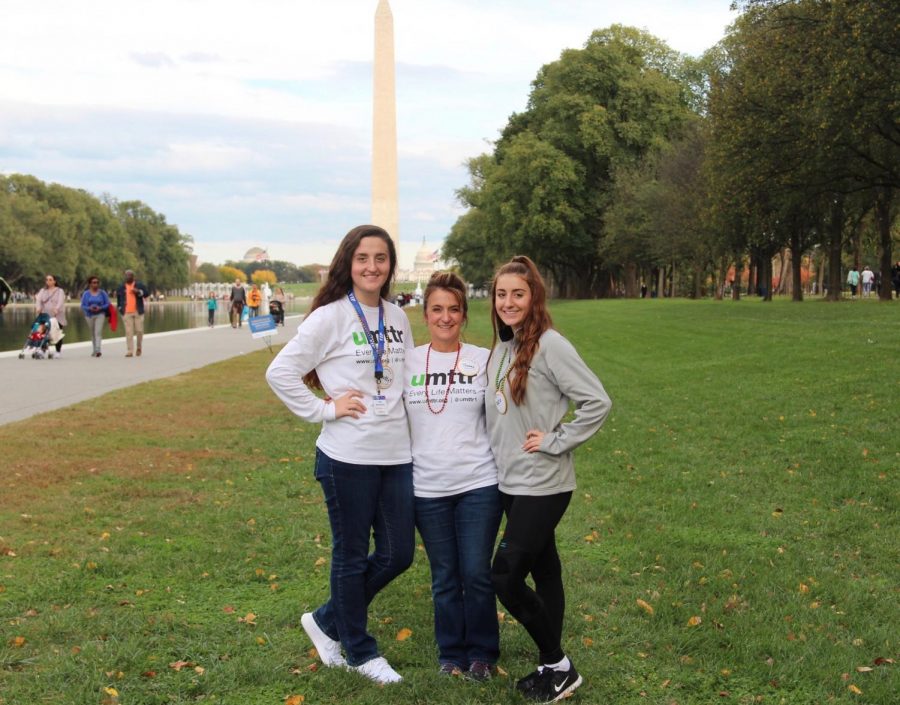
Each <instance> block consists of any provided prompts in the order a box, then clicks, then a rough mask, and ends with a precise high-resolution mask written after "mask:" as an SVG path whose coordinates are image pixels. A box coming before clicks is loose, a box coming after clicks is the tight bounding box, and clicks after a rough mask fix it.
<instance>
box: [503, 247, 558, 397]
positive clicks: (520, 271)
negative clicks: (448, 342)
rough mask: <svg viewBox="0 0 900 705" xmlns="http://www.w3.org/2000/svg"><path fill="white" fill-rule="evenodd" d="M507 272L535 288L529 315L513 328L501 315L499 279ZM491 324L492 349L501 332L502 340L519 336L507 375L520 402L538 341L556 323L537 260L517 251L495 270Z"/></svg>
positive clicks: (530, 287) (526, 384) (514, 394)
mask: <svg viewBox="0 0 900 705" xmlns="http://www.w3.org/2000/svg"><path fill="white" fill-rule="evenodd" d="M504 274H514V275H515V276H517V277H521V278H522V279H524V280H525V282H526V283H527V284H528V288H529V289H530V290H531V308H530V309H529V311H528V313H527V314H525V319H524V320H523V321H522V325H521V327H520V328H519V329H518V330H517V331H513V330H512V329H511V328H510V327H509V326H508V325H506V324H505V323H504V322H503V321H502V320H500V317H499V316H498V315H497V301H496V296H497V280H498V279H499V278H500V277H501V276H503V275H504ZM491 326H492V327H493V329H494V339H493V341H492V342H491V349H493V348H494V346H496V345H497V337H498V336H499V337H500V339H501V340H509V339H510V338H512V337H513V336H515V339H516V356H515V358H514V361H513V362H512V363H511V364H512V370H510V374H509V377H508V378H507V379H508V384H509V391H510V395H511V396H512V400H513V403H514V404H516V405H519V404H521V403H522V402H523V401H525V390H526V388H527V387H528V369H529V368H530V367H531V360H532V359H533V358H534V355H535V353H536V352H537V350H538V341H539V340H540V338H541V336H542V335H543V334H544V333H545V332H546V331H547V330H549V329H550V328H552V327H553V320H552V319H551V318H550V312H549V311H548V310H547V288H546V287H545V286H544V280H543V279H542V278H541V273H540V272H538V269H537V267H536V266H535V264H534V262H532V261H531V259H530V258H528V257H526V256H525V255H516V256H515V257H513V258H512V259H511V260H510V261H509V262H507V263H506V264H504V265H502V266H501V267H500V269H498V270H497V273H496V274H494V280H493V281H492V282H491Z"/></svg>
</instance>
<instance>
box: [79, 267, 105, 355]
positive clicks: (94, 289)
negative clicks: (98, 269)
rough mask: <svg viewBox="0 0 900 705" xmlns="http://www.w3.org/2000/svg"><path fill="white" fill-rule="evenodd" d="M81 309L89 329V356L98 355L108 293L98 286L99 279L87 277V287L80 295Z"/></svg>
mask: <svg viewBox="0 0 900 705" xmlns="http://www.w3.org/2000/svg"><path fill="white" fill-rule="evenodd" d="M81 310H82V311H84V316H85V318H86V319H87V323H88V328H90V329H91V345H92V347H93V352H91V357H100V355H101V353H100V344H101V342H102V341H103V324H104V323H105V322H106V314H107V312H108V311H109V295H108V294H107V293H106V292H105V291H104V290H103V289H101V288H100V279H99V278H97V277H91V278H90V279H88V288H87V289H85V290H84V293H83V294H82V295H81Z"/></svg>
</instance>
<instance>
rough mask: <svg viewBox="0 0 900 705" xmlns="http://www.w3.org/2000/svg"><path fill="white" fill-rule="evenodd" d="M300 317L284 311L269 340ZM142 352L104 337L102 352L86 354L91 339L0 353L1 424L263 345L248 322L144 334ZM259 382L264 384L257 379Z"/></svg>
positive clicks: (283, 337) (293, 328)
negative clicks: (56, 348) (51, 351)
mask: <svg viewBox="0 0 900 705" xmlns="http://www.w3.org/2000/svg"><path fill="white" fill-rule="evenodd" d="M301 318H302V316H288V317H287V319H286V320H285V326H284V327H279V328H278V334H277V335H275V336H273V337H272V345H273V346H276V345H283V344H284V343H286V342H287V341H288V340H290V339H291V338H292V337H293V336H294V335H295V334H296V332H297V324H298V323H299V322H300V319H301ZM143 348H144V354H143V355H142V356H141V357H133V358H126V357H125V339H124V338H111V339H110V340H104V341H103V357H100V358H95V357H91V344H90V342H83V343H72V344H71V345H63V355H62V358H61V359H59V360H55V359H54V360H49V359H45V360H32V359H31V358H28V357H27V358H25V359H24V360H19V359H18V356H19V352H18V351H14V352H0V425H3V424H7V423H10V422H12V421H19V420H21V419H27V418H29V417H30V416H34V415H35V414H41V413H43V412H45V411H52V410H54V409H61V408H63V407H65V406H69V405H71V404H75V403H76V402H79V401H84V400H85V399H92V398H94V397H99V396H102V395H103V394H106V393H107V392H111V391H113V390H114V389H122V388H123V387H130V386H133V385H135V384H140V383H141V382H148V381H150V380H153V379H162V378H163V377H172V376H174V375H177V374H181V373H182V372H187V371H188V370H194V369H197V368H198V367H204V366H206V365H209V364H212V363H213V362H219V361H221V360H227V359H228V358H230V357H237V356H238V355H245V354H247V353H251V352H256V351H257V350H265V349H266V343H265V340H262V339H260V340H254V339H253V338H252V337H250V329H249V327H248V326H246V325H245V326H244V327H243V328H238V329H237V330H235V329H233V328H232V327H231V326H230V325H222V326H216V327H215V328H190V329H187V330H178V331H170V332H167V333H153V334H150V335H145V336H144V345H143ZM260 384H265V381H264V380H263V379H260Z"/></svg>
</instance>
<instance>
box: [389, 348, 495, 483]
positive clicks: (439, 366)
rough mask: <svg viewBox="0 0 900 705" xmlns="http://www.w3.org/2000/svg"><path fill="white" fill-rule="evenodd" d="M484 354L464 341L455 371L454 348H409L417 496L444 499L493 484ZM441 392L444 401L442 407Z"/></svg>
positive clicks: (408, 404)
mask: <svg viewBox="0 0 900 705" xmlns="http://www.w3.org/2000/svg"><path fill="white" fill-rule="evenodd" d="M488 353H489V351H488V350H485V349H484V348H479V347H477V346H475V345H468V344H464V345H463V346H462V350H460V353H459V362H458V363H457V366H456V368H455V369H454V367H453V363H454V362H455V361H456V352H447V353H443V352H437V351H435V350H432V351H431V354H430V355H429V354H428V346H427V345H420V346H419V347H417V348H416V349H415V350H412V351H411V352H410V354H409V358H408V359H407V361H406V376H405V378H404V380H405V385H404V401H405V403H406V413H407V415H408V417H409V427H410V433H411V434H412V457H413V486H414V489H415V494H416V497H448V496H450V495H454V494H460V493H462V492H468V491H470V490H475V489H478V488H479V487H488V486H490V485H496V484H497V466H496V464H495V463H494V456H493V455H492V454H491V445H490V441H489V439H488V435H487V426H486V424H485V415H484V391H485V389H486V388H487V359H488ZM426 359H427V361H428V365H427V367H428V371H427V372H426V364H425V363H426ZM426 385H427V389H428V400H430V402H431V410H429V408H428V406H429V405H428V403H427V402H426V397H425V389H426ZM448 389H449V392H448ZM445 394H446V396H447V404H446V405H443V399H444V395H445ZM441 408H443V411H440V413H438V414H435V413H434V412H435V411H439V410H440V409H441Z"/></svg>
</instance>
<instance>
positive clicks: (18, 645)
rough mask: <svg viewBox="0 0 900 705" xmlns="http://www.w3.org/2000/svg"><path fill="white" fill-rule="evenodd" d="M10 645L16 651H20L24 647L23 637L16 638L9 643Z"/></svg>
mask: <svg viewBox="0 0 900 705" xmlns="http://www.w3.org/2000/svg"><path fill="white" fill-rule="evenodd" d="M10 644H12V645H13V646H14V647H15V648H17V649H21V648H22V647H23V646H25V637H24V636H17V637H15V638H14V639H13V640H12V641H10Z"/></svg>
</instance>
